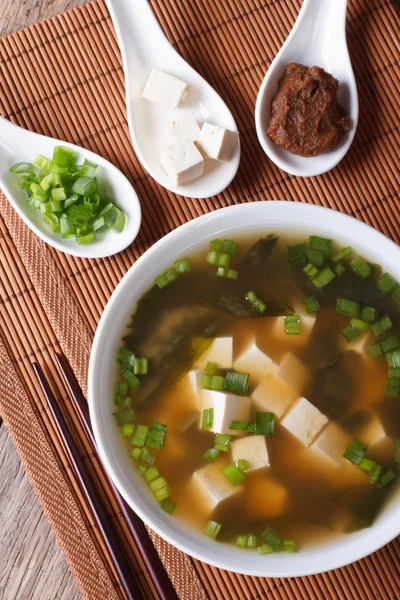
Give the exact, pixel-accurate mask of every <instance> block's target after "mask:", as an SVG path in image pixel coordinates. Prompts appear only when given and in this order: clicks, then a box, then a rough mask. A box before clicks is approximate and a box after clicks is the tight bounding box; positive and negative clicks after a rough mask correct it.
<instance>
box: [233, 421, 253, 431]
mask: <svg viewBox="0 0 400 600" xmlns="http://www.w3.org/2000/svg"><path fill="white" fill-rule="evenodd" d="M249 425H250V423H246V422H245V421H232V423H231V424H230V425H229V429H233V430H234V431H246V430H247V428H248V426H249Z"/></svg>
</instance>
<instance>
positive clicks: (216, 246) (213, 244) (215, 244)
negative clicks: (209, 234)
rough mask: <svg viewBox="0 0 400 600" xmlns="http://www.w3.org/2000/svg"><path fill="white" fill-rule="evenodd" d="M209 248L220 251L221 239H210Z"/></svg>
mask: <svg viewBox="0 0 400 600" xmlns="http://www.w3.org/2000/svg"><path fill="white" fill-rule="evenodd" d="M210 248H211V249H212V250H216V251H217V252H221V250H222V243H221V240H211V242H210Z"/></svg>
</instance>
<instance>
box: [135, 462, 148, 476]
mask: <svg viewBox="0 0 400 600" xmlns="http://www.w3.org/2000/svg"><path fill="white" fill-rule="evenodd" d="M147 469H148V467H147V465H145V464H143V463H141V464H140V465H139V466H138V468H137V470H138V471H139V473H140V474H141V475H143V474H144V473H146V471H147Z"/></svg>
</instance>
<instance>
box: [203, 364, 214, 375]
mask: <svg viewBox="0 0 400 600" xmlns="http://www.w3.org/2000/svg"><path fill="white" fill-rule="evenodd" d="M216 370H217V365H216V364H215V363H211V362H208V363H207V365H206V368H205V369H204V372H205V373H207V375H214V374H215V371H216Z"/></svg>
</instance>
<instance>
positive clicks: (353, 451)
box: [343, 437, 368, 465]
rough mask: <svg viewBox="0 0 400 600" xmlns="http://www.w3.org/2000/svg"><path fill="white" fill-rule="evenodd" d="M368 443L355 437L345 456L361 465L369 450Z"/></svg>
mask: <svg viewBox="0 0 400 600" xmlns="http://www.w3.org/2000/svg"><path fill="white" fill-rule="evenodd" d="M367 448H368V445H367V444H364V443H363V442H361V441H360V440H359V439H358V438H356V437H355V438H354V439H353V441H352V442H351V443H350V444H349V445H348V446H347V448H346V451H345V453H344V454H343V456H344V457H345V458H347V460H349V461H350V462H352V463H353V464H355V465H359V464H360V462H361V461H362V459H363V458H364V455H365V453H366V451H367Z"/></svg>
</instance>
